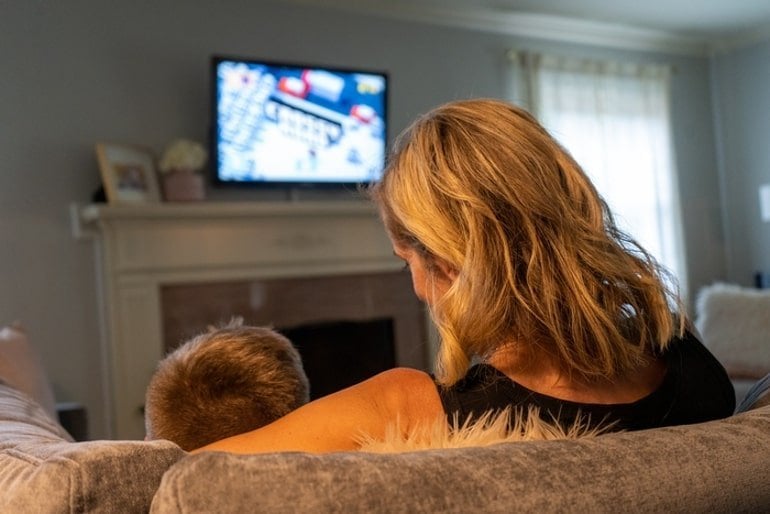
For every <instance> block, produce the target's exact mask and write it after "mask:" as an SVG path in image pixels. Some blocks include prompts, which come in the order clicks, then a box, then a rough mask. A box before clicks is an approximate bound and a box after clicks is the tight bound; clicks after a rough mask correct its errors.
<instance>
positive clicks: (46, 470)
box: [0, 383, 186, 513]
mask: <svg viewBox="0 0 770 514" xmlns="http://www.w3.org/2000/svg"><path fill="white" fill-rule="evenodd" d="M184 455H186V454H185V452H184V451H182V450H181V449H180V448H179V447H178V446H176V445H175V444H173V443H171V442H168V441H154V442H144V441H90V442H83V443H74V442H72V439H71V438H70V436H69V434H67V432H66V431H64V429H63V428H61V426H59V425H58V424H57V423H56V422H54V421H53V420H52V419H51V417H50V416H49V415H48V414H46V412H45V411H44V410H43V409H42V407H40V405H39V404H38V403H36V402H35V401H34V400H33V399H32V398H31V397H29V396H27V395H26V394H24V393H22V392H20V391H18V390H16V389H14V388H12V387H10V386H9V385H7V384H3V383H0V491H2V494H0V512H36V513H48V512H50V513H54V512H56V513H62V512H72V513H75V512H121V513H123V512H147V511H148V510H149V508H150V502H151V501H152V497H153V495H154V494H155V491H156V489H157V487H158V484H159V483H160V479H161V477H162V476H163V473H164V472H165V471H166V470H167V469H168V468H169V467H170V466H171V465H172V464H173V463H175V462H176V461H178V460H179V459H181V458H182V457H183V456H184Z"/></svg>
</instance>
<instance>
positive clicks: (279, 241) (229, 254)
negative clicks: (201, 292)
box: [73, 201, 401, 439]
mask: <svg viewBox="0 0 770 514" xmlns="http://www.w3.org/2000/svg"><path fill="white" fill-rule="evenodd" d="M75 218H77V222H79V223H80V226H79V227H76V229H75V235H76V236H77V235H80V237H81V238H83V239H90V240H92V241H93V243H94V245H95V248H96V258H97V279H98V287H99V288H100V296H101V297H102V298H103V299H104V301H103V307H102V310H103V312H102V313H101V321H102V339H103V342H104V351H105V354H106V356H107V360H108V363H107V373H106V376H107V384H106V389H107V393H106V396H107V399H106V403H107V409H106V410H107V412H108V413H110V425H111V436H114V437H118V438H129V439H133V438H142V437H143V431H144V428H143V418H142V415H141V407H142V404H143V403H144V389H145V386H146V384H147V381H148V380H149V377H150V376H151V374H152V372H153V371H154V369H155V366H156V364H157V362H158V359H159V358H160V357H161V356H162V352H163V350H162V349H163V341H162V321H161V312H160V308H161V307H160V291H161V288H162V287H163V286H166V285H174V284H194V283H206V282H208V283H214V282H221V281H238V280H255V279H269V278H292V277H313V276H316V277H320V276H335V275H351V274H365V273H377V272H389V271H397V270H398V269H399V268H400V266H401V265H400V263H399V261H398V260H397V259H396V258H395V257H394V256H393V253H392V248H391V245H390V241H389V240H388V238H387V235H386V233H385V230H384V228H383V226H382V223H381V222H380V220H379V217H378V214H377V210H376V208H375V207H374V206H373V205H372V204H370V203H365V202H353V201H350V202H293V203H292V202H281V203H277V202H276V203H258V202H253V203H240V202H239V203H213V202H201V203H196V204H157V205H156V204H149V205H141V206H110V205H87V206H84V207H80V208H78V209H76V212H74V213H73V221H76V220H75Z"/></svg>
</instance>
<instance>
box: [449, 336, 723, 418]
mask: <svg viewBox="0 0 770 514" xmlns="http://www.w3.org/2000/svg"><path fill="white" fill-rule="evenodd" d="M663 358H664V359H665V362H666V367H667V369H666V374H665V376H664V378H663V381H662V382H661V384H660V386H659V387H658V388H657V389H656V390H655V391H653V392H652V393H650V394H649V395H647V396H645V397H644V398H641V399H640V400H637V401H635V402H632V403H622V404H593V403H578V402H572V401H568V400H561V399H558V398H554V397H551V396H547V395H544V394H540V393H537V392H535V391H532V390H530V389H527V388H526V387H524V386H522V385H521V384H518V383H516V382H515V381H513V380H511V379H510V378H508V377H507V376H506V375H505V374H503V373H502V372H501V371H499V370H497V369H496V368H494V367H492V366H490V365H489V364H477V365H475V366H473V367H471V369H470V370H468V373H467V374H466V376H465V377H464V378H463V379H461V380H460V381H459V382H457V383H456V384H455V385H453V386H451V387H449V388H444V387H441V386H438V385H437V387H438V391H439V396H440V397H441V403H442V405H443V407H444V412H445V413H446V414H447V419H448V420H450V422H452V420H453V419H454V418H455V416H457V417H458V419H459V421H460V422H464V421H465V420H467V419H468V418H469V417H471V418H475V417H477V416H480V415H481V414H483V413H484V412H486V411H489V410H502V409H504V408H506V407H513V408H514V409H515V412H517V413H518V415H526V414H527V412H528V410H529V408H530V407H537V408H538V409H539V411H540V417H541V418H542V419H544V420H545V421H551V422H553V421H554V420H555V421H557V422H558V423H559V425H561V426H563V427H570V426H572V424H573V423H574V422H575V421H576V420H577V419H578V417H579V418H580V420H581V421H582V422H583V423H586V424H588V425H589V426H606V425H608V424H612V425H611V428H610V430H641V429H645V428H654V427H661V426H671V425H685V424H690V423H699V422H703V421H708V420H713V419H720V418H725V417H727V416H730V415H731V414H732V413H733V410H734V409H735V392H734V390H733V386H732V383H731V382H730V380H729V378H728V377H727V373H726V372H725V369H724V367H722V365H721V364H720V363H719V362H718V361H717V360H716V358H715V357H714V356H713V355H711V353H710V352H709V351H708V350H707V349H706V348H705V347H704V346H703V344H702V343H701V342H700V341H698V339H697V338H696V337H695V336H694V335H692V334H691V333H689V332H687V333H685V335H684V337H682V338H675V339H674V340H673V341H671V343H670V344H669V345H668V347H667V348H666V350H665V351H664V353H663ZM613 423H614V424H613Z"/></svg>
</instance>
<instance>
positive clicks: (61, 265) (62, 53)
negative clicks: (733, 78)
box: [0, 0, 768, 437]
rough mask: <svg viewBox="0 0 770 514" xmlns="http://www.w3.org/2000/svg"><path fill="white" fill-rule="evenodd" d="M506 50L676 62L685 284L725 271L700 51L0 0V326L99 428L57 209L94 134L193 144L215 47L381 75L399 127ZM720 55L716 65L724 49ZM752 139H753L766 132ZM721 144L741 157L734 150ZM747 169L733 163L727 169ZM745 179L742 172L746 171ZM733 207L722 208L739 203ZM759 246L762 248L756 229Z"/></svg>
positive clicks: (88, 324)
mask: <svg viewBox="0 0 770 514" xmlns="http://www.w3.org/2000/svg"><path fill="white" fill-rule="evenodd" d="M511 47H516V48H523V49H532V50H549V51H554V52H565V53H572V54H580V55H588V56H599V57H601V56H605V57H613V58H620V59H640V60H655V61H658V62H670V63H672V64H674V65H675V66H676V69H677V72H676V74H675V76H674V81H673V94H674V102H673V123H674V136H675V138H676V141H675V144H676V155H677V162H678V165H679V170H680V173H681V190H682V192H683V195H684V197H685V198H684V220H685V233H686V238H687V241H686V245H687V255H688V257H689V259H688V260H689V266H690V272H689V275H690V276H689V277H688V278H689V283H690V286H691V289H692V290H695V289H697V288H698V287H699V286H700V285H703V284H705V283H708V282H710V281H712V280H714V279H717V278H723V277H724V275H725V261H724V255H725V253H724V241H723V239H724V238H723V237H722V233H723V232H722V224H721V210H720V195H719V179H718V173H717V166H716V155H717V154H716V151H715V147H716V145H715V141H714V121H713V120H714V116H713V112H712V103H711V95H712V92H711V88H710V86H709V80H710V74H709V61H708V59H705V58H695V57H692V58H688V57H671V56H666V55H652V54H644V53H634V52H628V51H611V50H606V49H600V48H589V47H580V46H578V45H560V44H556V43H545V42H542V41H535V40H522V39H517V38H514V37H510V36H503V35H495V34H489V33H479V32H474V31H467V30H461V29H452V28H444V27H437V26H427V25H420V24H412V23H407V22H399V21H394V20H388V19H384V18H369V17H364V16H361V15H354V14H343V13H341V12H338V11H333V10H328V11H327V10H323V9H317V8H307V7H297V6H286V5H283V4H280V3H278V2H269V1H253V0H251V1H245V0H244V1H240V0H218V1H215V0H212V1H205V0H193V1H188V2H171V1H157V0H156V1H152V2H151V1H136V2H120V3H118V2H101V1H96V0H93V1H87V0H69V1H67V2H58V1H54V0H49V1H46V0H30V1H24V2H23V1H6V0H0V64H1V65H2V68H1V69H0V97H1V98H2V101H1V102H0V120H1V121H0V123H1V124H0V213H1V215H0V290H2V291H3V293H2V294H1V295H0V323H3V322H7V321H11V320H14V319H20V320H22V321H23V322H24V323H25V324H26V325H27V327H28V330H29V331H30V333H31V334H32V338H33V339H34V340H35V341H36V343H37V344H38V345H39V346H40V347H41V349H42V351H43V354H44V364H45V366H46V368H47V369H48V371H49V372H50V374H51V376H52V379H53V382H54V385H55V389H56V393H57V396H58V398H59V399H60V400H72V401H79V402H82V403H84V404H85V405H86V406H87V407H88V409H89V412H90V415H91V431H92V435H94V436H96V437H101V436H103V435H104V434H105V433H106V431H105V427H104V420H103V408H102V402H103V398H102V387H101V379H102V377H101V375H100V368H99V363H100V360H101V355H100V346H99V342H98V341H99V329H98V322H97V311H98V306H97V296H96V293H95V287H96V286H95V278H94V276H95V275H94V273H95V272H94V266H95V261H94V257H93V251H92V247H91V245H90V244H89V243H85V242H81V241H76V240H75V239H74V238H73V237H72V236H71V234H70V226H69V220H68V206H69V204H70V203H71V202H81V203H84V202H88V201H89V198H90V195H91V193H92V192H93V190H95V189H96V188H97V187H98V185H99V182H100V181H99V175H98V170H97V166H96V162H95V158H94V153H93V144H94V142H96V141H100V140H107V141H115V142H128V143H137V144H143V145H146V146H149V147H151V148H153V149H154V150H156V151H159V150H161V149H162V148H163V146H164V145H165V144H166V143H168V142H169V141H170V140H172V139H174V138H176V137H179V136H187V137H192V138H196V139H200V140H203V139H204V137H205V134H206V126H207V123H208V96H207V94H208V58H209V56H210V55H211V54H213V53H224V54H234V55H243V56H254V57H263V58H272V59H288V60H294V61H300V62H312V63H319V64H323V63H326V64H332V65H342V66H363V67H368V68H374V69H384V70H387V71H389V73H390V76H391V79H392V91H391V97H390V105H391V116H390V122H391V127H392V130H393V132H392V133H393V134H395V133H396V132H397V131H399V130H400V129H402V128H403V127H404V126H405V125H406V124H407V123H408V121H409V120H411V119H412V118H413V117H414V116H415V115H416V114H418V113H420V112H422V111H424V110H426V109H428V108H430V107H432V106H434V105H436V104H438V103H441V102H444V101H447V100H451V99H456V98H464V97H470V96H495V97H503V96H504V89H503V84H504V76H503V72H502V65H503V63H504V57H503V56H504V53H505V51H506V50H507V49H509V48H511ZM764 52H765V55H766V54H767V47H765V50H764ZM724 60H725V63H724V66H727V64H729V62H730V58H729V56H728V57H725V59H724ZM720 63H721V61H720ZM764 69H765V71H764V73H765V75H767V74H768V67H767V65H766V64H765V68H764ZM728 75H729V74H728V73H725V81H727V79H728V78H729V77H728ZM741 82H743V83H744V85H743V86H741V87H749V86H748V85H746V84H745V82H748V81H747V80H746V79H744V80H742V81H741ZM765 83H767V81H766V82H765ZM760 89H761V86H760V87H758V88H757V90H756V91H757V93H756V94H757V95H758V92H759V90H760ZM767 106H768V104H767V102H766V101H765V103H764V108H765V109H767ZM766 120H767V117H765V122H766V123H767V121H766ZM740 123H742V121H741V120H735V124H740ZM755 133H756V134H757V138H759V137H760V136H761V134H762V131H760V130H757V131H755ZM764 133H765V134H766V133H767V131H764ZM759 148H760V149H766V148H767V145H766V144H765V145H760V146H759ZM728 153H732V154H736V153H748V150H747V149H746V148H744V145H737V144H733V145H732V146H731V147H730V152H728ZM756 159H757V161H758V162H757V163H756V165H757V166H758V167H761V162H760V161H759V160H758V159H759V158H758V157H757V158H756ZM766 161H767V157H765V161H764V162H766ZM766 169H767V166H765V170H766ZM745 172H746V173H747V172H748V170H745V169H743V167H736V169H735V170H734V171H733V172H732V173H734V174H738V175H739V174H741V173H745ZM757 173H758V172H757ZM765 173H766V171H765ZM756 178H757V177H756V174H754V172H752V175H751V179H750V180H751V181H755V180H756ZM735 180H736V182H737V184H738V185H741V186H742V185H743V180H741V179H735ZM746 180H749V179H748V178H747V179H746ZM211 196H212V197H213V198H215V199H220V200H228V199H247V198H254V199H257V198H258V196H257V195H256V194H255V193H251V194H246V193H239V194H236V193H226V192H221V191H217V192H213V193H212V194H211ZM752 199H753V197H752ZM740 201H742V200H741V198H737V197H736V198H734V199H733V200H732V202H731V204H730V205H733V206H735V208H736V209H739V208H740V203H739V202H740ZM744 218H745V217H744ZM751 239H752V238H749V237H746V238H743V239H740V240H736V241H735V242H734V243H733V244H734V245H736V246H734V248H733V249H734V251H735V252H739V251H740V250H739V248H740V247H739V246H737V245H739V244H745V246H746V247H747V248H749V247H751V244H750V242H751V241H750V240H751ZM764 244H765V246H764V251H765V254H767V238H765V243H764ZM752 251H753V252H754V253H756V254H757V255H758V254H759V252H760V250H759V249H755V250H752ZM765 263H766V262H765ZM753 266H756V263H754V262H745V263H742V262H737V263H735V262H734V263H733V267H732V268H731V276H732V277H737V278H741V277H743V276H744V275H745V274H746V272H747V270H749V269H752V267H753Z"/></svg>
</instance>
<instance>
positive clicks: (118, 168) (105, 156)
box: [96, 143, 160, 204]
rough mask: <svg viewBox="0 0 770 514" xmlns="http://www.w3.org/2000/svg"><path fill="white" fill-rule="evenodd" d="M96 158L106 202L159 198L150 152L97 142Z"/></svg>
mask: <svg viewBox="0 0 770 514" xmlns="http://www.w3.org/2000/svg"><path fill="white" fill-rule="evenodd" d="M96 158H97V161H98V162H99V171H100V173H101V176H102V183H103V185H104V191H105V193H106V196H107V201H108V202H109V203H114V204H141V203H147V202H158V201H160V193H159V190H158V178H157V176H156V174H155V163H154V159H153V156H152V152H150V151H149V150H147V149H145V148H142V147H140V146H134V145H125V144H117V143H97V144H96Z"/></svg>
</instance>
